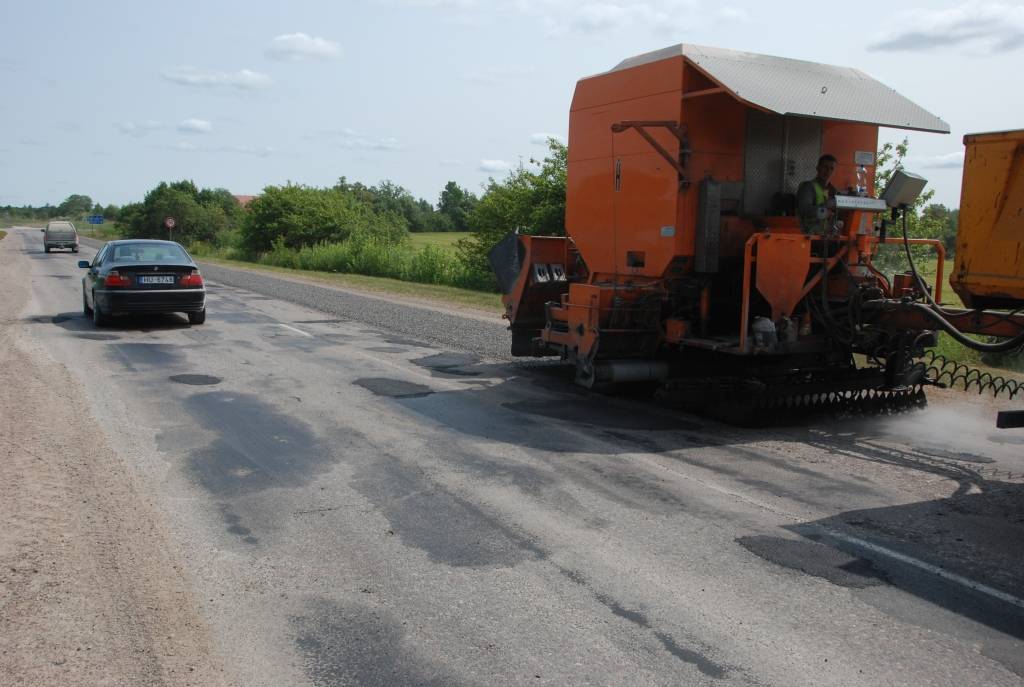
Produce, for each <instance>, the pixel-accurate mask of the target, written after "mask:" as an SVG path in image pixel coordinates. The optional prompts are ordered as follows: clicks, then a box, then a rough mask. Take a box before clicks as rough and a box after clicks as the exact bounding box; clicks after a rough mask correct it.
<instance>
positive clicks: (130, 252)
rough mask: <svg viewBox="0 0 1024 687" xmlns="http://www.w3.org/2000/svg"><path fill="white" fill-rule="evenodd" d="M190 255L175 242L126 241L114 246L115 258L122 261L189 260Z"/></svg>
mask: <svg viewBox="0 0 1024 687" xmlns="http://www.w3.org/2000/svg"><path fill="white" fill-rule="evenodd" d="M188 259H189V258H188V255H187V254H186V253H185V251H184V250H183V249H182V248H181V246H178V245H175V244H173V243H125V244H121V245H118V246H114V260H116V261H118V262H121V261H126V262H187V261H188Z"/></svg>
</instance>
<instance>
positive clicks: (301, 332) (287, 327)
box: [277, 322, 313, 339]
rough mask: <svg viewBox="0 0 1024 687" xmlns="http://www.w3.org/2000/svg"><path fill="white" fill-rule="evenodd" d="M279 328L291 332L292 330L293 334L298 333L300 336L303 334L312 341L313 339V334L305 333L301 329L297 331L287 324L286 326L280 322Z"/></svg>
mask: <svg viewBox="0 0 1024 687" xmlns="http://www.w3.org/2000/svg"><path fill="white" fill-rule="evenodd" d="M277 326H278V327H284V328H285V329H290V330H292V331H293V332H296V333H298V334H302V335H303V336H308V337H309V338H311V339H312V338H313V335H312V334H310V333H309V332H304V331H302V330H301V329H296V328H295V327H292V326H291V325H287V324H284V323H282V322H278V323H277Z"/></svg>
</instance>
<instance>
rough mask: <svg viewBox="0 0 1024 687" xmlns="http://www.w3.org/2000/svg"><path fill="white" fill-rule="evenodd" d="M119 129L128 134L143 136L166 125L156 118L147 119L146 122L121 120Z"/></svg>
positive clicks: (137, 136)
mask: <svg viewBox="0 0 1024 687" xmlns="http://www.w3.org/2000/svg"><path fill="white" fill-rule="evenodd" d="M116 126H117V130H118V131H120V132H121V133H122V134H124V135H126V136H134V137H135V138H142V137H143V136H145V135H146V134H149V133H151V132H153V131H156V130H157V129H162V128H164V125H163V124H161V123H160V122H158V121H156V120H154V119H147V120H146V121H144V122H119V123H118V124H117V125H116Z"/></svg>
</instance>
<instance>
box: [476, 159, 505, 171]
mask: <svg viewBox="0 0 1024 687" xmlns="http://www.w3.org/2000/svg"><path fill="white" fill-rule="evenodd" d="M478 169H479V170H480V171H481V172H487V173H488V174H495V173H497V172H507V171H508V170H510V169H512V165H510V164H509V163H507V162H505V161H504V160H480V166H479V168H478Z"/></svg>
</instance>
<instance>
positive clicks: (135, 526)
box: [0, 235, 227, 686]
mask: <svg viewBox="0 0 1024 687" xmlns="http://www.w3.org/2000/svg"><path fill="white" fill-rule="evenodd" d="M13 238H20V237H17V236H16V235H14V236H11V235H9V236H8V237H7V238H6V240H3V241H0V262H3V264H4V265H5V269H4V270H0V293H4V294H5V298H3V299H0V324H2V326H0V437H2V440H0V522H2V523H3V527H2V528H0V628H3V629H2V631H0V684H3V685H58V684H60V685H128V684H131V685H170V686H177V685H220V684H226V683H227V681H226V679H225V677H224V674H223V670H222V668H221V667H220V665H219V661H218V660H217V658H216V657H215V656H214V655H213V653H212V651H211V649H210V639H209V636H208V632H207V629H206V627H205V625H204V623H203V621H202V620H201V618H200V616H199V613H198V612H197V609H196V603H195V601H194V599H193V597H192V592H191V588H190V584H189V581H188V577H187V575H186V574H185V573H184V571H183V569H182V567H181V565H180V564H179V562H178V561H177V557H176V555H175V552H174V551H173V549H172V547H170V546H168V541H169V538H168V537H167V534H166V532H165V531H164V530H163V528H162V526H161V524H160V519H159V517H158V516H157V513H156V511H155V507H154V505H153V503H152V501H151V499H150V498H149V497H148V495H147V494H146V493H145V491H144V489H143V488H142V487H141V486H140V485H139V484H138V483H136V481H135V480H134V478H133V474H132V468H131V466H130V465H128V464H127V463H126V462H125V457H123V456H118V455H116V454H115V453H114V452H113V451H112V450H111V449H110V447H109V445H108V444H107V442H106V439H105V437H104V435H103V433H102V431H101V430H99V429H98V425H97V424H96V422H95V421H94V420H93V418H92V417H91V415H90V414H89V413H88V412H87V411H84V409H86V408H88V403H87V401H86V398H85V394H84V390H83V389H82V388H81V387H80V385H79V383H78V382H77V381H76V380H75V378H74V376H73V375H72V374H70V372H69V371H68V370H67V369H66V368H65V367H63V366H62V365H59V364H57V363H55V362H54V361H53V359H52V358H51V357H50V356H49V355H48V353H47V351H46V350H45V349H44V348H43V347H42V346H40V345H39V344H38V343H37V342H36V341H35V340H33V339H32V338H31V337H30V336H29V335H28V334H27V332H26V327H25V324H24V321H25V311H26V305H27V303H28V299H29V283H28V274H29V265H28V258H27V257H26V256H25V255H24V253H23V251H22V250H21V248H22V246H21V241H20V240H18V241H15V240H12V239H13Z"/></svg>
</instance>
